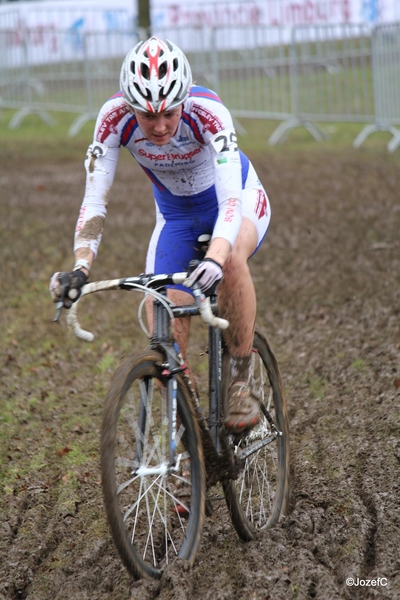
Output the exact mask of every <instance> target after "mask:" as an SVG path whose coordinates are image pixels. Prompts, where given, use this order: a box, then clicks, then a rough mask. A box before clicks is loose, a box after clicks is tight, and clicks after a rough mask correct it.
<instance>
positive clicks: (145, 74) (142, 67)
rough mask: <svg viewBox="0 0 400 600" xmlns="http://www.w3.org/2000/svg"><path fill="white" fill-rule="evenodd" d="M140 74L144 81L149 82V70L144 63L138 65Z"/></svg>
mask: <svg viewBox="0 0 400 600" xmlns="http://www.w3.org/2000/svg"><path fill="white" fill-rule="evenodd" d="M140 72H141V74H142V77H144V79H147V80H149V79H150V69H149V67H148V66H147V65H146V63H143V62H142V63H141V64H140Z"/></svg>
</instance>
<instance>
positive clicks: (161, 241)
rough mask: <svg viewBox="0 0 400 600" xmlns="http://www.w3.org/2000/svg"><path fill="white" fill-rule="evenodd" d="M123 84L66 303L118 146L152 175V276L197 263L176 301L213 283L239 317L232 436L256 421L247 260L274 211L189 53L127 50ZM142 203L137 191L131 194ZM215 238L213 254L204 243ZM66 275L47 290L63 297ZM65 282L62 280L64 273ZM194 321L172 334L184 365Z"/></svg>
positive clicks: (101, 133)
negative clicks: (196, 76)
mask: <svg viewBox="0 0 400 600" xmlns="http://www.w3.org/2000/svg"><path fill="white" fill-rule="evenodd" d="M120 88H121V91H119V92H118V93H117V94H115V95H114V96H112V97H111V98H110V99H109V100H108V101H107V102H106V103H105V104H104V105H103V107H102V108H101V109H100V112H99V115H98V118H97V122H96V125H95V131H94V139H93V143H92V144H91V145H90V146H89V149H88V152H87V156H86V160H85V168H86V173H87V177H86V189H85V195H84V198H83V202H82V206H81V210H80V213H79V217H78V221H77V225H76V231H75V246H74V251H75V264H74V266H73V269H72V271H71V273H69V274H68V277H67V289H69V298H68V299H67V300H65V301H64V305H65V306H66V307H68V306H71V303H72V302H73V301H74V300H76V299H77V298H78V297H79V294H80V289H81V287H82V286H83V285H84V284H85V283H86V281H87V279H88V277H89V272H90V268H91V266H92V262H93V260H94V258H95V257H96V255H97V250H98V246H99V243H100V241H101V237H102V233H103V226H104V221H105V218H106V213H107V203H108V198H109V193H110V189H111V186H112V183H113V179H114V174H115V169H116V165H117V161H118V157H119V152H120V148H121V146H125V147H126V148H127V149H128V150H129V152H130V153H131V154H132V156H133V157H134V158H135V159H136V160H137V162H138V163H139V165H140V166H141V167H142V169H143V170H144V172H145V173H146V175H148V177H149V178H150V180H151V182H152V187H153V194H154V200H155V209H156V224H155V228H154V231H153V234H152V236H151V240H150V244H149V248H148V253H147V259H146V272H147V273H172V272H180V271H185V270H187V269H188V265H189V262H190V261H191V260H193V259H198V260H200V264H199V265H198V266H197V268H196V269H195V270H194V271H193V272H192V273H191V275H190V276H189V278H188V280H187V281H186V282H185V284H186V285H185V286H180V285H177V286H172V287H171V289H169V290H168V295H169V297H170V298H171V300H172V301H174V302H175V303H177V304H188V303H190V302H192V296H191V295H190V289H189V288H190V287H191V286H192V285H193V284H194V282H197V283H198V284H199V286H200V288H201V290H202V291H203V292H204V294H205V295H208V296H209V295H211V294H212V293H213V292H214V290H215V289H216V287H217V286H218V285H219V288H218V295H219V310H220V315H221V316H222V317H224V318H226V319H228V320H229V322H230V327H229V328H228V329H227V330H226V332H225V334H224V335H225V339H226V343H227V346H228V350H229V353H230V357H231V358H230V362H231V369H232V375H233V381H234V383H233V384H232V386H231V389H230V390H229V392H228V410H227V411H226V415H225V425H226V427H228V428H230V429H231V430H232V431H233V432H241V431H244V430H246V429H249V428H251V427H252V426H254V425H255V424H256V423H257V422H258V420H259V414H258V408H259V406H258V402H257V398H256V397H255V396H254V394H253V389H252V381H251V376H250V361H251V350H252V341H253V334H254V323H255V316H256V295H255V290H254V285H253V282H252V278H251V274H250V271H249V267H248V264H247V260H248V258H249V257H250V256H251V255H252V254H254V253H255V252H256V250H257V249H258V247H259V246H260V244H261V242H262V240H263V238H264V236H265V234H266V231H267V228H268V224H269V220H270V214H271V213H270V205H269V201H268V198H267V194H266V192H265V190H264V188H263V186H262V185H261V183H260V181H259V179H258V177H257V175H256V172H255V170H254V167H253V166H252V164H251V163H250V161H249V160H248V158H247V157H246V156H245V155H244V154H243V153H242V152H241V151H239V149H238V145H237V138H236V133H235V129H234V125H233V121H232V117H231V115H230V113H229V111H228V109H227V108H226V107H225V106H224V104H223V103H222V102H221V100H220V98H219V97H218V95H217V94H216V93H214V92H213V91H211V90H209V89H206V88H204V87H200V86H197V85H195V84H194V83H193V81H192V74H191V69H190V65H189V63H188V60H187V58H186V56H185V55H184V53H183V52H182V50H181V49H180V48H178V47H177V46H176V45H175V44H173V43H171V42H170V41H168V40H161V39H159V38H157V37H155V36H153V37H151V38H150V39H148V40H147V41H141V42H139V43H138V44H137V45H135V46H134V48H133V49H132V50H130V51H129V52H128V54H127V55H126V57H125V59H124V61H123V64H122V68H121V76H120ZM132 202H134V195H132ZM204 233H208V234H210V235H211V242H210V244H209V247H208V249H207V252H206V254H205V255H204V252H202V251H201V248H199V247H198V246H199V244H198V242H197V240H198V237H199V235H201V234H204ZM59 275H60V274H59V273H55V274H54V275H53V277H52V278H51V281H50V293H51V296H52V299H53V300H54V301H55V302H56V301H59V300H60V281H59ZM64 282H65V274H64ZM188 334H189V323H188V320H185V319H181V320H178V322H177V323H176V326H175V337H176V339H177V342H178V345H179V347H180V350H181V352H182V355H183V357H184V358H185V360H186V359H187V357H186V351H187V338H188Z"/></svg>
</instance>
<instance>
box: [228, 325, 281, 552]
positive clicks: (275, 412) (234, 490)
mask: <svg viewBox="0 0 400 600" xmlns="http://www.w3.org/2000/svg"><path fill="white" fill-rule="evenodd" d="M252 364H253V369H254V370H255V372H254V380H255V383H256V384H257V385H259V386H260V387H259V389H258V390H257V386H256V391H257V393H258V394H259V393H260V391H261V392H262V398H263V399H264V400H263V404H264V406H265V408H266V409H267V410H268V412H269V414H270V415H271V417H272V419H273V421H274V424H275V426H276V428H277V430H278V431H279V432H280V435H278V436H277V437H276V439H275V440H274V441H273V442H271V443H270V444H268V445H266V446H264V447H263V448H261V449H260V450H257V451H256V452H254V453H253V454H251V455H250V456H249V457H248V458H247V459H245V460H244V461H242V464H240V465H238V464H237V463H238V456H239V455H240V451H245V450H246V448H249V447H250V445H251V444H256V443H257V441H262V440H263V439H265V438H266V436H271V434H272V436H273V429H272V428H271V426H270V423H269V422H268V419H267V418H266V417H265V416H264V414H263V413H262V412H261V413H260V422H259V424H258V425H257V426H256V427H255V428H254V429H252V430H251V431H250V432H249V434H248V435H247V436H245V437H243V438H239V437H238V438H237V439H236V440H235V439H234V437H233V436H229V435H227V434H224V439H225V441H226V443H227V451H228V452H231V453H232V454H233V460H234V461H236V465H237V469H238V477H237V479H236V480H233V479H229V480H225V481H222V485H223V489H224V495H225V500H226V503H227V506H228V510H229V513H230V517H231V520H232V523H233V526H234V528H235V529H236V532H237V534H238V535H239V537H240V538H241V539H242V540H244V541H250V540H252V539H254V537H255V535H256V533H257V531H259V530H263V529H270V528H271V527H273V526H274V525H276V523H278V522H279V521H280V520H281V519H282V518H283V516H284V515H285V510H286V507H287V503H288V499H289V426H288V417H287V412H286V402H285V397H284V394H283V388H282V381H281V376H280V373H279V368H278V363H277V361H276V359H275V356H274V354H273V352H272V350H271V348H270V346H269V343H268V340H267V338H266V337H265V335H264V334H263V333H262V332H261V330H260V329H258V328H256V331H255V335H254V343H253V361H252ZM264 371H265V373H264ZM263 374H265V375H266V376H267V377H265V378H264V380H263ZM222 380H223V385H222V387H223V390H228V389H229V381H230V370H229V368H228V365H227V364H226V366H225V368H224V363H223V371H222ZM223 393H225V392H223Z"/></svg>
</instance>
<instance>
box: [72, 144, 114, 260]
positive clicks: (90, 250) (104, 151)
mask: <svg viewBox="0 0 400 600" xmlns="http://www.w3.org/2000/svg"><path fill="white" fill-rule="evenodd" d="M119 151H120V148H119V147H117V148H113V147H109V146H107V145H106V144H102V143H99V142H93V144H91V145H90V146H89V148H88V152H87V155H86V159H85V169H86V187H85V195H84V198H83V202H82V205H81V209H80V212H79V217H78V221H77V224H76V228H75V243H74V252H75V260H76V261H79V260H82V261H87V263H88V265H89V269H90V266H91V265H92V262H93V260H94V258H95V257H96V255H97V250H98V247H99V245H100V242H101V238H102V234H103V228H104V222H105V219H106V216H107V204H108V196H109V192H110V189H111V187H112V184H113V181H114V175H115V169H116V165H117V162H118V157H119ZM86 270H87V269H86Z"/></svg>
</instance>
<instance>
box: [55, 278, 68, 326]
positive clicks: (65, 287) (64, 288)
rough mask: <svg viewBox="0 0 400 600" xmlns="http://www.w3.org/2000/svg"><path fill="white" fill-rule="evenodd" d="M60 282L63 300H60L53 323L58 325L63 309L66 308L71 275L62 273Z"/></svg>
mask: <svg viewBox="0 0 400 600" xmlns="http://www.w3.org/2000/svg"><path fill="white" fill-rule="evenodd" d="M58 281H59V282H60V284H61V294H60V298H61V300H59V301H58V302H57V304H56V314H55V315H54V319H53V323H57V322H58V321H59V319H60V316H61V312H62V309H63V307H64V300H65V298H66V295H67V291H68V287H69V284H70V277H69V273H60V274H59V276H58Z"/></svg>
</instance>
